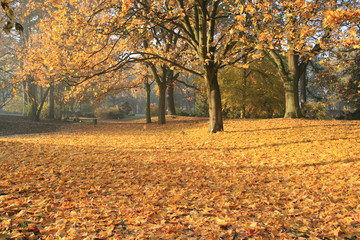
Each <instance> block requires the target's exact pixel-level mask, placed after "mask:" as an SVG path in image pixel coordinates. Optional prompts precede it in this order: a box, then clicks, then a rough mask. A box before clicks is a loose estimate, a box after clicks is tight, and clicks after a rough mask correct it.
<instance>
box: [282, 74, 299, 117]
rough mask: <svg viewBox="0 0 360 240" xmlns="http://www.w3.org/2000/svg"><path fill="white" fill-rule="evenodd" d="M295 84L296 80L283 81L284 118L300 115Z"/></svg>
mask: <svg viewBox="0 0 360 240" xmlns="http://www.w3.org/2000/svg"><path fill="white" fill-rule="evenodd" d="M297 85H298V84H297V81H296V82H290V81H289V82H286V83H285V116H284V117H285V118H299V117H301V114H300V108H299V94H298V86H297Z"/></svg>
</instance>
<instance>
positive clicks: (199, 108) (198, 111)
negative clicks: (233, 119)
mask: <svg viewBox="0 0 360 240" xmlns="http://www.w3.org/2000/svg"><path fill="white" fill-rule="evenodd" d="M195 116H197V117H209V104H208V103H207V101H206V98H201V97H200V98H197V99H196V102H195Z"/></svg>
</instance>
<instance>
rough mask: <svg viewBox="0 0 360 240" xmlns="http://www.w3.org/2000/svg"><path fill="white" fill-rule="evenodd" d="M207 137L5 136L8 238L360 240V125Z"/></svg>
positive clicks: (147, 129) (131, 131) (287, 124)
mask: <svg viewBox="0 0 360 240" xmlns="http://www.w3.org/2000/svg"><path fill="white" fill-rule="evenodd" d="M175 120H177V119H175ZM206 132H207V122H206V121H186V122H182V121H171V122H169V123H168V124H167V125H165V126H159V125H157V124H151V125H147V126H145V125H144V124H143V123H141V121H138V122H131V123H111V122H106V123H101V122H100V124H98V125H97V126H93V125H91V124H69V125H66V126H63V129H62V130H61V131H58V132H55V133H46V134H32V135H18V136H9V137H2V138H0V161H1V164H0V239H6V238H13V239H39V238H40V239H307V238H310V239H358V238H360V122H356V121H346V122H345V121H309V120H284V119H271V120H246V121H239V120H231V121H225V132H220V133H217V134H211V135H208V134H207V133H206Z"/></svg>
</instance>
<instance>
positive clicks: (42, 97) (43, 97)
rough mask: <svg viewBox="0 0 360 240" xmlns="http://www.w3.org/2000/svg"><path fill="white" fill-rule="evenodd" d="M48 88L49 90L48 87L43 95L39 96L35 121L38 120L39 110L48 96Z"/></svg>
mask: <svg viewBox="0 0 360 240" xmlns="http://www.w3.org/2000/svg"><path fill="white" fill-rule="evenodd" d="M49 90H50V88H48V89H47V90H46V92H45V94H44V96H41V98H40V100H41V102H40V106H39V107H38V108H37V109H36V116H35V121H40V114H41V111H42V109H43V107H44V103H45V101H46V98H47V96H48V94H49ZM41 92H42V91H41Z"/></svg>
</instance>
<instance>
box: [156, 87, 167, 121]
mask: <svg viewBox="0 0 360 240" xmlns="http://www.w3.org/2000/svg"><path fill="white" fill-rule="evenodd" d="M158 87H159V112H158V124H165V123H166V119H165V109H166V108H165V100H166V83H158Z"/></svg>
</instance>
